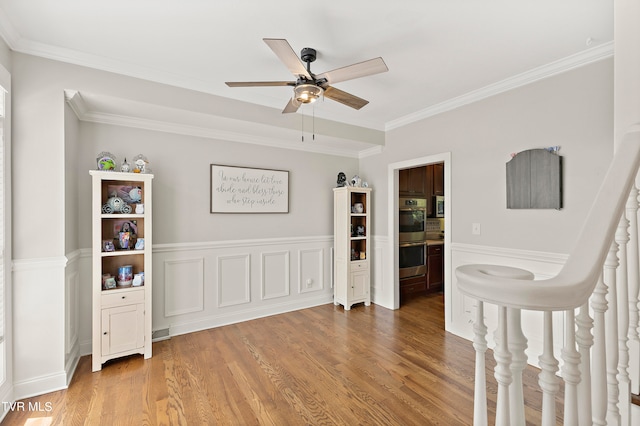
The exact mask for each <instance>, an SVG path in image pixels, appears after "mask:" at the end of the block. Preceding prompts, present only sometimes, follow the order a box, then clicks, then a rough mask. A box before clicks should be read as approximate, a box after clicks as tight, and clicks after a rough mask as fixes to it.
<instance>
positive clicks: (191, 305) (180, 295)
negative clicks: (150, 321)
mask: <svg viewBox="0 0 640 426" xmlns="http://www.w3.org/2000/svg"><path fill="white" fill-rule="evenodd" d="M203 309H204V258H203V257H198V258H195V259H179V260H165V261H164V313H165V316H167V317H170V316H175V315H182V314H187V313H190V312H198V311H202V310H203Z"/></svg>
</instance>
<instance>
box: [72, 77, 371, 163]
mask: <svg viewBox="0 0 640 426" xmlns="http://www.w3.org/2000/svg"><path fill="white" fill-rule="evenodd" d="M64 93H65V99H66V101H67V103H68V104H69V106H70V107H71V109H72V110H73V112H74V113H75V114H76V116H77V117H78V119H79V120H80V121H85V122H91V123H100V124H108V125H113V126H123V127H132V128H137V129H145V130H152V131H157V132H164V133H173V134H178V135H187V136H196V137H201V138H207V139H218V140H224V141H229V142H238V143H249V144H254V145H262V146H269V147H274V148H282V149H293V150H298V151H306V152H312V153H316V154H327V155H336V156H340V157H350V158H360V156H361V153H362V152H363V151H359V150H356V149H341V148H336V147H330V146H323V145H320V144H318V143H303V142H298V141H297V139H296V142H286V141H287V140H292V139H293V138H292V137H291V136H292V135H293V134H294V133H293V131H291V130H284V129H283V131H282V134H283V137H282V138H274V137H264V136H257V135H256V134H251V133H245V132H237V131H231V130H222V129H217V128H209V127H202V126H193V125H187V124H181V123H175V122H167V121H164V120H162V121H161V120H154V119H149V118H141V117H134V116H126V115H119V114H112V113H105V112H100V111H91V110H90V109H89V108H87V105H86V103H85V101H84V99H83V98H82V94H81V93H80V92H78V91H75V90H65V92H64ZM229 123H231V120H229ZM296 138H297V133H296ZM283 141H284V142H283ZM375 148H377V147H374V148H373V149H375ZM380 148H381V147H380ZM365 151H369V150H365Z"/></svg>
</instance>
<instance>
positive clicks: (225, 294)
mask: <svg viewBox="0 0 640 426" xmlns="http://www.w3.org/2000/svg"><path fill="white" fill-rule="evenodd" d="M250 259H251V255H249V254H237V255H233V256H218V307H220V308H222V307H226V306H235V305H240V304H243V303H249V302H250V301H251V288H250V284H251V283H250V278H251V270H250V267H251V261H250Z"/></svg>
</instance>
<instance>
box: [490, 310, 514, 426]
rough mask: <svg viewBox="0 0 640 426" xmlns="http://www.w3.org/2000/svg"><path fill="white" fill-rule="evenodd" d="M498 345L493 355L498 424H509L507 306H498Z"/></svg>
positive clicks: (509, 358)
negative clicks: (496, 383)
mask: <svg viewBox="0 0 640 426" xmlns="http://www.w3.org/2000/svg"><path fill="white" fill-rule="evenodd" d="M496 333H497V335H498V338H497V339H496V347H495V349H494V350H493V356H494V358H495V359H496V367H495V378H496V381H497V382H498V401H497V404H496V425H497V426H508V425H509V422H510V415H509V385H511V382H512V376H511V353H509V342H508V340H507V339H508V336H507V308H505V307H504V306H499V307H498V330H497V331H496Z"/></svg>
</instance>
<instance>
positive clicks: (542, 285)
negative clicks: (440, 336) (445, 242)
mask: <svg viewBox="0 0 640 426" xmlns="http://www.w3.org/2000/svg"><path fill="white" fill-rule="evenodd" d="M639 166H640V125H635V126H633V127H632V129H631V130H630V131H629V132H628V133H627V134H626V135H625V137H624V139H623V141H622V142H621V143H620V145H619V146H618V148H617V150H616V152H615V154H614V157H613V160H612V161H611V164H610V166H609V170H608V171H607V174H606V175H605V178H604V180H603V182H602V185H601V187H600V190H599V191H598V195H597V196H596V199H595V202H594V204H593V206H592V207H591V210H590V211H589V214H588V216H587V220H586V221H585V223H584V225H583V228H582V230H581V232H580V236H579V237H578V240H577V242H576V245H575V246H574V249H573V250H572V251H571V253H570V255H569V258H568V259H567V262H566V263H565V265H564V266H563V267H562V269H561V270H560V272H559V273H558V274H557V275H556V276H554V277H552V278H548V279H544V280H528V279H514V278H509V277H504V276H500V275H499V274H495V273H492V270H495V269H496V268H495V266H493V265H463V266H460V267H458V268H457V269H456V277H457V278H458V289H459V290H460V292H461V293H462V294H465V295H467V296H470V297H473V298H475V299H478V300H481V301H484V302H488V303H493V304H497V305H500V306H507V307H512V308H520V309H529V310H539V311H550V310H567V309H575V308H577V307H580V306H582V305H583V304H584V303H585V302H586V301H587V300H588V299H589V297H590V296H591V294H592V293H593V290H594V288H595V286H596V283H597V280H598V277H599V276H600V274H601V272H602V267H603V265H604V261H605V259H606V256H607V253H608V251H609V248H610V246H611V243H612V242H613V239H614V235H615V232H616V228H617V227H618V223H619V222H620V218H621V217H622V213H623V211H624V210H623V209H624V207H625V204H626V201H627V198H628V196H629V192H630V191H631V185H632V184H633V182H634V180H635V177H636V174H637V172H638V167H639ZM490 268H491V269H490Z"/></svg>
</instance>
